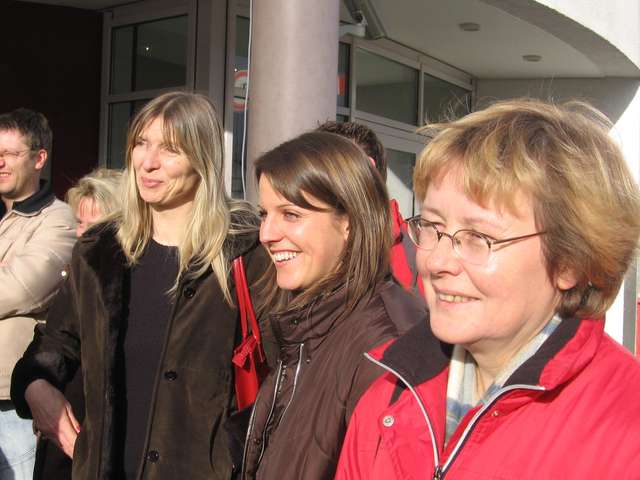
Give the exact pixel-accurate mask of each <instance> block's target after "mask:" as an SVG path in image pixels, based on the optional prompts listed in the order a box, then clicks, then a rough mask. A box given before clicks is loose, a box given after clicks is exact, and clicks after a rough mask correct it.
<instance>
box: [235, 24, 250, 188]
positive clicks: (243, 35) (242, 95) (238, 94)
mask: <svg viewBox="0 0 640 480" xmlns="http://www.w3.org/2000/svg"><path fill="white" fill-rule="evenodd" d="M248 64H249V19H248V18H246V17H236V58H235V65H234V84H233V155H232V167H231V195H232V196H233V197H236V198H242V197H243V195H244V189H243V185H242V176H243V174H244V172H243V168H242V141H243V136H244V125H245V124H244V122H245V113H246V114H248V112H246V109H247V102H246V98H247V67H248Z"/></svg>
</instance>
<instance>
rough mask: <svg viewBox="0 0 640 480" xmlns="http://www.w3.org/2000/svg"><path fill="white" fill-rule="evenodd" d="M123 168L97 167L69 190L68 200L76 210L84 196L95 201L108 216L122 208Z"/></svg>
mask: <svg viewBox="0 0 640 480" xmlns="http://www.w3.org/2000/svg"><path fill="white" fill-rule="evenodd" d="M121 181H122V171H121V170H110V169H108V168H96V169H95V170H93V171H92V172H90V173H88V174H87V175H85V176H84V177H82V178H81V179H80V180H78V183H76V185H75V186H73V187H71V188H70V189H69V190H67V194H66V197H65V198H66V201H67V203H68V204H69V206H70V207H71V209H72V210H73V211H74V212H75V211H77V210H78V207H79V206H80V201H81V200H82V199H83V198H90V199H92V200H93V201H94V202H95V205H96V207H98V209H99V210H100V214H101V215H102V216H103V217H108V216H110V215H113V214H115V213H116V212H118V211H119V210H120V197H121V193H120V192H121Z"/></svg>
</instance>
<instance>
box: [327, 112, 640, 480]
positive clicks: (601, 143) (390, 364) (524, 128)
mask: <svg viewBox="0 0 640 480" xmlns="http://www.w3.org/2000/svg"><path fill="white" fill-rule="evenodd" d="M430 128H431V129H432V130H433V133H435V134H436V136H435V138H434V140H433V141H432V142H431V143H430V144H429V145H428V147H427V148H426V149H425V151H424V152H423V153H422V155H421V157H420V159H419V161H418V165H417V166H416V170H415V173H414V185H415V188H416V193H417V195H418V197H419V198H420V200H421V201H422V209H421V213H420V215H419V216H418V217H414V218H412V219H410V220H409V225H410V234H411V237H412V239H413V240H414V242H415V243H416V246H417V247H418V250H417V265H418V270H419V272H420V275H421V277H422V280H423V283H424V290H425V296H426V300H427V303H428V306H429V310H430V322H429V325H419V326H417V327H415V328H414V329H413V330H412V331H410V332H409V333H408V334H406V335H405V336H403V337H401V338H399V339H398V340H396V341H394V342H389V343H388V344H387V345H385V346H382V347H380V348H377V349H375V350H374V351H372V352H371V353H370V354H369V355H368V358H369V360H370V361H371V362H373V363H374V364H377V365H379V366H381V367H382V368H384V369H385V370H386V371H387V373H386V374H385V376H383V377H382V378H381V379H379V380H378V381H377V382H375V383H374V384H373V385H372V386H371V387H370V388H369V390H368V391H367V392H366V393H365V394H364V396H363V397H362V398H361V400H360V402H359V403H358V405H357V407H356V409H355V411H354V413H353V415H352V417H351V421H350V425H349V429H348V432H347V436H346V438H345V443H344V448H343V450H342V454H341V457H340V462H339V465H338V471H337V477H336V478H338V479H356V478H366V479H370V480H376V479H384V480H388V479H394V478H397V479H410V478H434V479H442V478H450V479H489V478H492V479H504V480H506V479H519V480H523V479H543V478H544V479H547V478H562V479H586V478H615V479H637V478H640V401H639V398H640V364H639V363H638V362H637V360H636V359H634V358H633V357H632V356H631V355H630V354H629V353H628V352H627V351H625V350H624V349H623V348H622V347H621V346H619V345H618V344H617V343H615V342H614V341H613V340H612V339H611V338H610V337H608V336H607V335H606V334H605V333H604V321H603V320H602V318H603V316H604V313H605V311H606V309H607V308H608V307H609V306H610V305H611V303H612V302H613V300H614V298H615V296H616V293H617V291H618V289H619V287H620V285H621V283H622V280H623V277H624V274H625V272H626V271H627V269H628V267H629V265H630V263H631V261H632V260H633V259H634V258H635V254H636V246H637V242H638V237H639V235H640V193H639V191H638V187H637V185H636V183H635V181H634V180H633V178H632V176H631V175H630V173H629V171H628V169H627V167H626V165H625V162H624V159H623V156H622V154H621V152H620V150H619V149H618V147H617V146H616V145H615V143H614V142H613V141H612V140H611V138H610V137H609V135H608V130H609V128H610V124H609V123H608V121H607V120H606V118H604V117H603V116H602V114H600V113H599V112H597V111H595V110H594V109H592V108H591V107H588V106H587V105H584V104H580V103H571V104H567V105H564V106H554V105H550V104H547V103H543V102H540V101H534V100H514V101H507V102H502V103H498V104H496V105H494V106H492V107H489V108H487V109H486V110H483V111H479V112H476V113H473V114H471V115H468V116H467V117H465V118H462V119H460V120H458V121H454V122H452V123H449V124H439V125H434V126H432V127H430Z"/></svg>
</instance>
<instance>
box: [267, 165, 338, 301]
mask: <svg viewBox="0 0 640 480" xmlns="http://www.w3.org/2000/svg"><path fill="white" fill-rule="evenodd" d="M259 188H260V209H261V211H262V224H261V225H260V241H261V242H262V244H263V245H264V246H265V247H266V248H267V250H268V251H269V253H270V254H271V259H272V260H273V263H274V264H275V266H276V272H277V282H278V287H280V288H282V289H284V290H305V289H307V288H309V287H311V286H313V285H314V284H315V283H316V282H318V280H320V279H321V278H323V277H324V276H325V275H327V274H329V273H331V272H333V271H334V270H335V269H336V267H337V266H338V262H339V259H340V255H341V254H342V252H343V250H344V248H345V245H346V244H347V237H348V235H349V222H348V220H347V219H346V218H345V217H343V216H337V215H336V214H335V213H333V212H331V211H322V212H318V211H315V210H308V209H306V208H302V207H299V206H297V205H295V204H293V203H291V202H289V201H288V200H287V199H286V198H284V197H283V196H282V195H280V194H279V193H278V192H276V191H275V190H274V189H273V187H272V186H271V182H270V181H269V180H268V178H267V177H266V176H264V175H263V176H262V177H260V185H259ZM308 200H309V201H310V203H311V204H312V205H314V206H317V207H320V208H328V206H327V205H326V204H324V203H322V202H320V201H319V200H317V199H314V198H313V197H311V196H309V197H308Z"/></svg>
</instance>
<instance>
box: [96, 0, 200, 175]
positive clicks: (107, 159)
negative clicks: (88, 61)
mask: <svg viewBox="0 0 640 480" xmlns="http://www.w3.org/2000/svg"><path fill="white" fill-rule="evenodd" d="M194 5H195V4H193V3H191V2H185V1H181V0H155V1H153V2H134V3H132V4H130V5H125V6H121V7H116V8H114V9H113V10H112V12H110V14H109V15H107V16H106V20H105V31H104V39H105V42H104V54H103V71H105V72H107V73H108V78H107V79H105V80H106V81H105V83H104V84H103V87H102V108H101V129H100V152H101V159H100V163H101V164H102V165H105V166H107V167H108V168H122V167H123V166H124V163H125V149H126V141H127V139H126V135H127V130H128V127H129V122H130V121H131V118H132V117H133V115H135V113H136V112H138V110H140V108H142V106H144V105H145V104H146V103H147V102H148V101H149V100H150V99H152V98H154V97H157V96H158V95H161V94H162V93H165V92H167V91H171V90H177V89H189V88H193V82H194V67H193V65H194V61H195V38H196V37H195V28H194V27H193V25H192V24H195V6H194Z"/></svg>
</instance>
